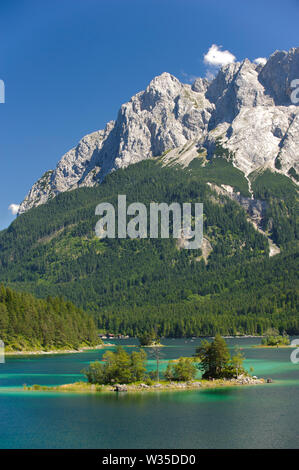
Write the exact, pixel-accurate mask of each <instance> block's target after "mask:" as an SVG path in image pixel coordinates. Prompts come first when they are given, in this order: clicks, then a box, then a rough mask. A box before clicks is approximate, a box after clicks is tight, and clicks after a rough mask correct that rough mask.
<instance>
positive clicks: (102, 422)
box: [0, 338, 299, 449]
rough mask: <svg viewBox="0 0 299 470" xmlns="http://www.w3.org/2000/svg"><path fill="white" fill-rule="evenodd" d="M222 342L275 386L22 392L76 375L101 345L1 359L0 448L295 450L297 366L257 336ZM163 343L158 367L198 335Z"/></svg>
mask: <svg viewBox="0 0 299 470" xmlns="http://www.w3.org/2000/svg"><path fill="white" fill-rule="evenodd" d="M226 341H227V343H228V344H229V346H230V347H234V346H235V345H239V346H240V347H241V348H242V349H243V353H244V355H245V356H246V361H245V366H246V367H247V368H248V369H249V368H250V367H253V368H254V372H253V373H254V374H256V375H257V376H259V377H264V378H267V377H271V378H272V379H273V380H274V383H273V384H265V385H260V386H248V387H246V386H243V387H233V388H228V387H227V388H226V387H223V388H217V389H206V390H199V391H197V390H191V391H175V392H173V391H172V392H165V391H164V392H153V393H151V392H147V393H138V394H126V393H122V394H116V393H115V394H111V393H110V394H105V393H97V394H85V393H68V392H65V393H56V392H37V391H35V392H28V391H26V392H25V391H23V384H25V383H26V384H27V385H33V384H36V383H38V384H40V385H61V384H64V383H72V382H76V381H79V380H82V378H83V377H82V374H81V373H80V372H81V370H82V369H83V368H84V367H86V366H87V365H88V363H89V362H91V361H94V360H96V359H99V358H101V356H102V354H103V353H104V351H105V350H104V349H103V350H94V351H86V352H83V353H77V354H62V355H57V354H56V355H53V356H22V357H20V356H18V357H13V356H10V357H7V359H6V363H5V364H2V365H1V366H0V420H1V428H0V448H110V449H113V448H149V449H150V448H198V449H200V448H299V438H298V422H299V409H298V393H299V364H292V363H291V361H290V354H291V350H289V349H286V348H284V349H260V348H252V345H256V344H259V343H260V340H259V339H257V338H240V339H236V338H229V339H227V340H226ZM115 342H116V343H119V344H122V345H124V346H128V345H133V344H137V342H136V341H134V340H132V339H129V340H117V341H115ZM163 344H164V345H165V346H166V347H165V348H163V356H164V357H163V358H162V368H163V367H165V366H166V364H167V361H168V360H169V359H174V358H177V357H179V356H192V355H193V354H194V352H195V348H196V347H197V346H198V345H199V344H200V340H199V339H194V340H190V339H176V340H171V339H167V340H163ZM130 349H131V348H130ZM148 367H149V369H152V368H154V361H153V360H149V363H148Z"/></svg>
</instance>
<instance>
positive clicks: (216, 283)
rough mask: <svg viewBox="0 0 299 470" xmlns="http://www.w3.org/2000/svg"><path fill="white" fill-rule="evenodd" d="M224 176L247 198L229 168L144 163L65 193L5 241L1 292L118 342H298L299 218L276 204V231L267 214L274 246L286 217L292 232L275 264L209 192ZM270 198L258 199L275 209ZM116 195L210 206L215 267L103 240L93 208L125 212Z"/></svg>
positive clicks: (223, 200)
mask: <svg viewBox="0 0 299 470" xmlns="http://www.w3.org/2000/svg"><path fill="white" fill-rule="evenodd" d="M221 177H222V181H223V183H224V184H227V185H231V186H233V187H235V188H236V189H238V190H239V191H241V192H243V193H244V195H247V191H248V188H247V189H246V186H245V185H246V180H245V178H244V176H243V175H242V173H241V172H239V170H236V169H234V167H233V166H232V165H231V164H229V163H223V161H222V160H221V159H219V160H217V159H216V161H215V160H214V161H212V162H208V163H207V164H206V166H205V167H201V164H198V165H195V164H194V163H193V164H192V165H190V167H189V168H187V169H182V168H181V167H161V165H160V164H159V163H156V162H153V161H144V162H141V163H138V164H136V165H131V166H129V167H128V168H127V169H125V170H118V171H116V172H114V173H112V174H110V175H109V176H107V177H106V179H105V181H104V182H103V183H102V184H101V185H99V186H97V187H94V188H81V189H78V190H74V191H70V192H66V193H62V194H60V195H58V196H57V197H56V198H55V199H53V200H52V201H50V202H48V203H47V204H46V205H42V206H40V207H37V208H35V209H32V210H30V211H29V212H27V213H25V214H23V215H22V216H19V217H18V218H17V219H16V220H15V221H14V223H13V224H12V225H11V226H10V227H9V228H8V229H7V230H6V231H3V232H2V233H1V234H0V281H2V282H5V283H6V284H8V285H11V286H14V288H16V289H18V290H22V291H28V292H32V293H34V294H35V295H37V296H38V297H47V296H48V295H51V296H56V295H60V296H63V297H65V298H66V299H69V300H71V301H72V302H74V303H75V304H76V305H77V306H79V307H83V308H84V309H85V310H86V311H88V312H90V313H91V314H92V315H94V317H95V318H96V320H97V324H98V326H99V328H103V329H108V330H109V331H114V332H115V333H118V332H122V333H128V334H138V333H140V332H141V331H144V330H146V329H151V328H153V327H154V328H156V329H157V330H158V333H159V334H163V335H168V336H172V335H173V336H182V335H195V334H196V335H198V334H214V333H215V332H216V331H219V332H221V333H222V334H235V333H237V332H240V333H250V334H255V333H258V334H260V333H262V332H263V331H264V330H265V329H266V328H267V327H268V326H275V327H277V328H279V329H281V330H284V329H285V330H287V331H288V332H289V333H298V332H299V319H298V311H299V308H298V275H297V273H298V249H297V247H298V245H297V244H298V240H297V237H298V235H297V234H298V232H297V229H296V213H293V212H292V211H289V210H288V208H289V207H290V206H289V202H288V203H287V205H286V204H285V202H284V201H283V199H282V198H280V196H277V197H276V198H275V201H274V198H273V197H272V200H273V201H274V202H273V204H274V206H273V207H276V205H275V204H278V203H279V204H280V205H281V207H282V209H281V210H282V212H279V213H278V215H277V216H276V218H275V217H272V222H271V220H270V219H271V217H270V215H269V219H268V225H267V230H268V232H269V235H270V236H273V234H274V230H276V231H279V224H280V223H281V220H282V219H281V218H280V217H281V213H282V214H283V217H284V218H286V220H287V222H288V224H289V225H290V227H291V229H290V230H287V233H286V234H285V236H283V237H280V238H279V237H276V238H275V240H276V242H277V243H278V244H279V245H280V248H281V250H282V252H281V254H280V255H277V256H275V257H274V258H271V259H269V256H268V254H269V247H268V241H267V239H266V237H264V236H263V235H262V234H261V233H259V232H258V231H256V230H255V229H254V227H253V225H252V224H251V223H250V222H249V221H248V220H247V214H246V213H245V211H244V210H243V209H242V208H241V207H240V206H239V205H238V204H237V203H236V202H234V201H232V200H230V199H229V198H228V197H225V196H223V195H219V194H216V193H215V192H213V191H212V190H211V188H210V187H209V186H208V185H207V184H206V183H207V182H208V181H209V182H215V183H217V184H219V183H220V182H221ZM224 177H225V181H224V180H223V178H224ZM256 181H257V183H258V182H259V181H258V180H257V178H256ZM261 188H262V187H261V185H260V186H256V187H255V190H256V191H257V192H258V194H259V196H260V197H262V198H264V199H265V200H268V201H269V198H270V196H269V195H268V194H266V195H265V194H264V193H263V191H262V189H261ZM118 194H126V195H127V201H128V204H129V203H130V202H135V201H141V202H144V203H145V204H146V205H147V206H148V205H149V204H150V202H152V201H155V202H167V203H171V202H180V203H184V202H203V204H204V237H205V239H206V240H207V241H208V242H209V244H210V246H211V248H212V251H211V253H210V255H209V257H208V260H207V262H205V260H204V259H203V256H202V252H201V250H184V249H181V250H180V249H178V247H177V243H176V240H173V239H170V240H162V239H154V240H150V239H136V240H128V239H126V240H119V239H113V240H112V239H106V240H102V241H100V240H98V239H97V238H96V237H95V232H94V228H95V225H96V222H97V217H96V216H95V215H94V212H95V207H96V205H97V204H99V203H100V202H112V203H113V204H114V205H115V206H117V196H118ZM279 198H280V199H279ZM277 200H278V202H277ZM292 201H293V199H292ZM295 202H296V201H295ZM295 202H291V204H293V206H294V204H295ZM293 206H292V207H293ZM295 209H296V206H294V210H295ZM273 219H274V221H273ZM269 220H270V222H271V223H270V224H269ZM283 220H284V221H283V224H284V225H285V219H283ZM271 230H272V232H271Z"/></svg>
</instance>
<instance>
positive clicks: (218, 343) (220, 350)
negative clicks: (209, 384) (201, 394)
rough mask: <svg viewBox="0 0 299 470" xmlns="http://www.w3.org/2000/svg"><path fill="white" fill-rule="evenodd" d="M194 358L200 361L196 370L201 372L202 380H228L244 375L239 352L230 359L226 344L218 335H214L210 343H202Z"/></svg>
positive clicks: (241, 357)
mask: <svg viewBox="0 0 299 470" xmlns="http://www.w3.org/2000/svg"><path fill="white" fill-rule="evenodd" d="M196 357H197V358H199V359H200V363H199V364H198V368H199V369H200V370H201V371H203V378H204V379H211V378H212V379H222V378H227V379H229V378H233V377H238V375H239V374H245V373H246V372H245V369H244V368H243V360H244V358H243V356H242V354H241V352H240V351H237V352H236V354H235V355H234V356H233V357H231V356H230V353H229V350H228V347H227V344H226V342H225V340H224V339H223V338H222V337H221V336H220V335H216V337H215V339H214V341H212V342H209V341H206V340H205V341H202V343H201V345H200V346H199V347H198V348H197V349H196Z"/></svg>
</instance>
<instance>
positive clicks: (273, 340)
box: [254, 329, 292, 348]
mask: <svg viewBox="0 0 299 470" xmlns="http://www.w3.org/2000/svg"><path fill="white" fill-rule="evenodd" d="M254 347H255V348H290V347H292V345H291V341H290V338H289V336H288V335H287V334H286V333H283V334H281V335H280V334H279V332H278V331H277V330H275V329H271V330H268V331H267V332H266V335H265V337H264V338H262V343H261V344H259V345H257V346H256V345H255V346H254Z"/></svg>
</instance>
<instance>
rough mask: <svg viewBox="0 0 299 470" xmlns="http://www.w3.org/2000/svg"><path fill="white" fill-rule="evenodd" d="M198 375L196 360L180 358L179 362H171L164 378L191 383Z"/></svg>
mask: <svg viewBox="0 0 299 470" xmlns="http://www.w3.org/2000/svg"><path fill="white" fill-rule="evenodd" d="M196 373H197V368H196V366H195V364H194V359H193V358H191V357H180V358H179V360H178V361H177V362H176V361H169V363H168V366H167V369H166V371H165V373H164V376H165V377H166V379H168V380H170V381H172V380H175V381H183V382H185V381H186V382H189V381H191V380H193V379H194V378H195V376H196Z"/></svg>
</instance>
